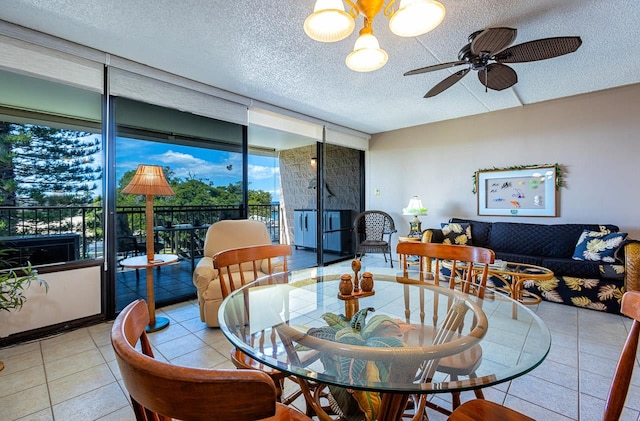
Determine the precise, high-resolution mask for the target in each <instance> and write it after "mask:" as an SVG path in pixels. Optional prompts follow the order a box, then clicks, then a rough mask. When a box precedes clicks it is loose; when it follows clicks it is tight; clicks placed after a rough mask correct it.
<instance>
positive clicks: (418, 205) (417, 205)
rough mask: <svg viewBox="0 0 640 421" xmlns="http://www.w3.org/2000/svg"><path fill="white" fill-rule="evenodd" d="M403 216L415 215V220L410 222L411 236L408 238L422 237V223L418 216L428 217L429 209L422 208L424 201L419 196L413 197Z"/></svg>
mask: <svg viewBox="0 0 640 421" xmlns="http://www.w3.org/2000/svg"><path fill="white" fill-rule="evenodd" d="M402 214H403V215H413V219H412V220H411V221H410V222H409V235H407V237H418V238H420V236H421V235H422V223H421V222H420V219H419V218H418V216H420V215H426V214H427V208H425V207H424V206H422V201H421V200H420V199H419V198H418V196H413V197H412V198H411V199H410V200H409V204H408V205H407V207H406V208H404V209H402Z"/></svg>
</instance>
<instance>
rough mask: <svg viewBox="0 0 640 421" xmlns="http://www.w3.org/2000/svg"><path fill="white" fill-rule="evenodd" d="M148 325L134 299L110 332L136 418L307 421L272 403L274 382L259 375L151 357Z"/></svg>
mask: <svg viewBox="0 0 640 421" xmlns="http://www.w3.org/2000/svg"><path fill="white" fill-rule="evenodd" d="M148 324H149V312H148V310H147V304H146V302H145V301H143V300H136V301H134V302H132V303H131V304H129V305H128V306H126V307H125V308H124V310H122V312H121V313H120V314H119V315H118V317H117V318H116V320H115V322H114V324H113V328H112V330H111V344H112V346H113V350H114V352H115V355H116V361H117V363H118V367H119V368H120V373H121V374H122V380H123V382H124V385H125V387H126V389H127V390H128V391H129V395H130V396H131V404H132V406H133V411H134V413H135V416H136V420H138V421H170V420H172V419H173V418H175V419H180V420H184V421H199V420H202V421H205V420H206V421H215V420H221V421H222V420H225V421H226V420H246V421H253V420H265V421H266V420H269V421H294V420H295V421H310V420H311V419H310V418H309V417H307V416H305V415H303V414H301V413H300V412H298V411H295V410H294V409H292V408H289V407H287V406H285V405H283V404H281V403H279V402H277V401H276V387H275V384H274V382H273V380H271V378H270V377H269V376H268V375H267V374H265V373H262V372H260V371H256V370H223V369H219V370H215V369H214V370H211V369H202V368H193V367H181V366H176V365H173V364H169V363H165V362H162V361H158V360H156V359H154V356H153V351H152V349H151V344H150V342H149V338H148V337H147V334H146V332H145V327H146V326H147V325H148ZM138 342H139V347H137V344H138Z"/></svg>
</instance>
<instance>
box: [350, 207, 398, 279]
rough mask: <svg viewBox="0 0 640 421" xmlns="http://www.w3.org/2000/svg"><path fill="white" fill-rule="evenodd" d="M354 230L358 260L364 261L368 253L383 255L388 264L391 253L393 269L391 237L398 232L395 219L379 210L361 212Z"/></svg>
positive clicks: (354, 222) (390, 259)
mask: <svg viewBox="0 0 640 421" xmlns="http://www.w3.org/2000/svg"><path fill="white" fill-rule="evenodd" d="M352 229H353V232H354V233H355V235H356V255H355V258H356V259H358V260H360V259H362V256H364V255H365V254H366V253H382V255H383V256H384V261H385V263H386V261H387V253H389V261H390V262H391V267H393V258H392V256H391V236H392V235H393V233H395V232H397V231H396V227H395V224H394V223H393V218H391V216H390V215H389V214H388V213H386V212H383V211H378V210H369V211H364V212H361V213H359V214H358V215H356V218H355V220H354V221H353V228H352Z"/></svg>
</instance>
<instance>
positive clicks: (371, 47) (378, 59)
mask: <svg viewBox="0 0 640 421" xmlns="http://www.w3.org/2000/svg"><path fill="white" fill-rule="evenodd" d="M388 58H389V56H388V55H387V53H386V52H385V51H384V50H382V49H381V48H380V44H379V43H378V39H377V38H376V37H375V35H373V34H370V33H365V34H362V35H360V36H359V37H358V39H357V40H356V45H355V47H354V48H353V51H352V52H351V53H349V55H348V56H347V59H346V60H345V61H346V63H347V67H349V68H350V69H351V70H353V71H356V72H372V71H374V70H378V69H379V68H381V67H382V66H384V65H385V64H386V62H387V60H388Z"/></svg>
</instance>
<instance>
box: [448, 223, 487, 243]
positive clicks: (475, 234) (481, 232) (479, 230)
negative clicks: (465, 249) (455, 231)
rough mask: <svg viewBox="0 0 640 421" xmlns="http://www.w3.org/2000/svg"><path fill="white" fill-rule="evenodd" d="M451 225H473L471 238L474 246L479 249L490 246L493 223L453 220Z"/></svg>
mask: <svg viewBox="0 0 640 421" xmlns="http://www.w3.org/2000/svg"><path fill="white" fill-rule="evenodd" d="M449 222H450V223H452V222H454V223H469V224H471V238H472V239H473V245H474V246H479V247H487V246H488V244H489V234H490V233H491V225H492V223H491V222H481V221H472V220H470V219H461V218H451V219H450V220H449Z"/></svg>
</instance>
